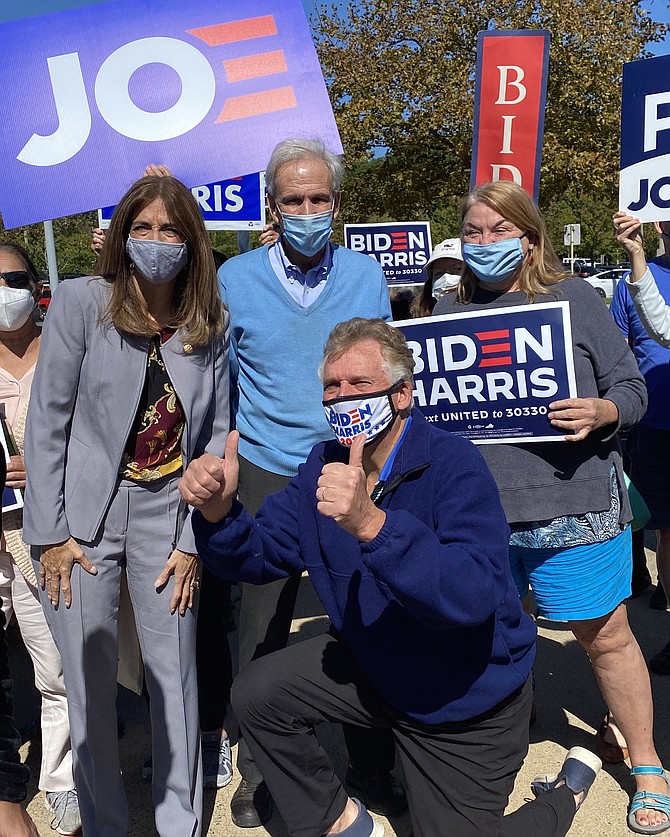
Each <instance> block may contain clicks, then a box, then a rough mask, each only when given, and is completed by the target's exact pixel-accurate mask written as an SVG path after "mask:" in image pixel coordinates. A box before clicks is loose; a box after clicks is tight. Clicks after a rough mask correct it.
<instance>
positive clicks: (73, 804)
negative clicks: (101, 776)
mask: <svg viewBox="0 0 670 837" xmlns="http://www.w3.org/2000/svg"><path fill="white" fill-rule="evenodd" d="M44 804H45V806H46V809H47V811H49V813H50V814H51V815H52V817H53V819H52V820H51V828H52V829H53V830H54V831H57V832H58V833H59V834H63V835H65V837H72V835H74V834H80V833H81V817H80V815H79V798H78V796H77V791H76V790H75V789H74V788H73V789H72V790H69V791H48V792H47V794H46V799H45V801H44Z"/></svg>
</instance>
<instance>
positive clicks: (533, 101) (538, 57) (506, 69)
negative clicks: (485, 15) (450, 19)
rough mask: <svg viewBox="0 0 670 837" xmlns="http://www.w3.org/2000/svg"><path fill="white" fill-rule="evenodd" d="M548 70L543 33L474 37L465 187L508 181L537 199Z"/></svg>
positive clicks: (494, 32)
mask: <svg viewBox="0 0 670 837" xmlns="http://www.w3.org/2000/svg"><path fill="white" fill-rule="evenodd" d="M548 70H549V32H548V31H546V30H544V29H522V30H513V31H505V30H495V29H494V30H491V31H487V32H480V33H479V37H478V41H477V79H476V90H475V115H474V116H475V122H474V135H473V142H472V169H471V175H470V188H474V187H475V186H479V185H480V184H482V183H488V182H489V181H492V180H493V181H495V180H513V181H514V182H515V183H518V184H519V186H522V187H523V188H524V189H525V190H526V191H527V192H528V193H529V194H530V195H532V197H533V198H534V200H535V201H537V197H538V192H539V185H540V161H541V159H542V136H543V134H544V107H545V101H546V94H547V74H548Z"/></svg>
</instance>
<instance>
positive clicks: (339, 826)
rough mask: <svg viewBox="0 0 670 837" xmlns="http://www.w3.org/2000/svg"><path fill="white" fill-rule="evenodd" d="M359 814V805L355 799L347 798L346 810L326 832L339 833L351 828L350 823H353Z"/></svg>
mask: <svg viewBox="0 0 670 837" xmlns="http://www.w3.org/2000/svg"><path fill="white" fill-rule="evenodd" d="M357 816H358V805H356V803H355V802H354V800H353V799H347V804H346V805H345V806H344V811H342V813H341V814H340V816H339V817H338V818H337V819H336V820H335V822H334V823H333V824H332V825H331V827H330V828H329V829H328V831H327V832H326V834H339V833H340V832H342V831H344V830H345V829H347V828H349V826H350V825H353V824H354V821H355V820H356V817H357Z"/></svg>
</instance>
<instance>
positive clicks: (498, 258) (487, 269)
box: [463, 238, 524, 285]
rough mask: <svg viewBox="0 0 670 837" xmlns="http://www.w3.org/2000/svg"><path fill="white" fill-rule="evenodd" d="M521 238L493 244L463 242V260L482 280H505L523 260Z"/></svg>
mask: <svg viewBox="0 0 670 837" xmlns="http://www.w3.org/2000/svg"><path fill="white" fill-rule="evenodd" d="M523 258H524V253H523V250H522V249H521V239H520V238H505V239H503V240H502V241H496V242H494V243H493V244H467V243H464V244H463V261H464V262H465V263H466V265H467V266H468V267H469V268H470V270H471V271H472V272H473V273H474V274H475V276H476V277H477V279H479V281H480V282H486V283H487V284H491V285H495V284H497V283H499V282H504V281H505V279H509V277H510V276H511V275H512V274H513V273H514V271H515V270H516V269H517V268H518V267H519V265H520V264H521V262H522V261H523Z"/></svg>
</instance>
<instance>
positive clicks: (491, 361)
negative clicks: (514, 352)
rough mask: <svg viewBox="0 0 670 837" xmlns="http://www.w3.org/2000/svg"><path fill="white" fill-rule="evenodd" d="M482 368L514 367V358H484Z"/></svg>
mask: <svg viewBox="0 0 670 837" xmlns="http://www.w3.org/2000/svg"><path fill="white" fill-rule="evenodd" d="M479 365H480V366H511V365H512V358H511V357H509V356H508V357H485V358H482V362H481V363H480V364H479Z"/></svg>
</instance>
